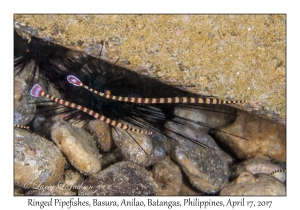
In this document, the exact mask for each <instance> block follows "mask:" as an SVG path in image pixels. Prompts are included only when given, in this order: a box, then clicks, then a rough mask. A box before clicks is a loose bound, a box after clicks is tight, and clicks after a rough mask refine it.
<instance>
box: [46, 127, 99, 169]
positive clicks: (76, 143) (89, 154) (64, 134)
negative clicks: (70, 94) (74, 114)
mask: <svg viewBox="0 0 300 210" xmlns="http://www.w3.org/2000/svg"><path fill="white" fill-rule="evenodd" d="M51 137H52V140H53V141H54V142H55V143H56V145H57V146H58V147H59V148H60V149H61V151H62V152H63V153H64V154H65V155H66V157H67V158H68V160H69V161H70V163H71V164H72V165H73V166H74V167H75V168H77V169H78V170H79V171H80V172H81V173H83V174H85V175H90V174H94V173H97V172H98V171H100V170H101V161H100V158H101V155H100V154H99V151H98V150H97V147H96V143H95V142H94V140H93V137H92V136H91V135H90V134H89V133H88V132H87V131H85V130H83V129H80V128H76V127H74V126H72V125H71V124H69V123H67V122H65V121H60V122H57V123H55V124H54V125H53V126H52V131H51Z"/></svg>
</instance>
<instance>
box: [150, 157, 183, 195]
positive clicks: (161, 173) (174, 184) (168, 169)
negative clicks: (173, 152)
mask: <svg viewBox="0 0 300 210" xmlns="http://www.w3.org/2000/svg"><path fill="white" fill-rule="evenodd" d="M153 178H154V179H155V181H156V183H157V185H158V190H157V195H159V196H161V195H178V193H179V191H180V188H181V184H182V175H181V171H180V168H179V166H178V165H177V164H175V163H174V162H173V161H172V160H171V159H170V157H169V156H166V157H165V158H164V159H163V160H162V161H160V162H159V163H157V164H156V165H155V166H154V167H153Z"/></svg>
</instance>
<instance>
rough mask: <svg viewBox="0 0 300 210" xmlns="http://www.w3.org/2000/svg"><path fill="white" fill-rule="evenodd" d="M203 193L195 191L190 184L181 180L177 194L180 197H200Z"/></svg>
mask: <svg viewBox="0 0 300 210" xmlns="http://www.w3.org/2000/svg"><path fill="white" fill-rule="evenodd" d="M203 194H204V193H203V192H200V191H199V190H197V189H196V188H194V187H193V186H191V184H190V183H188V182H187V181H185V180H183V182H182V185H181V188H180V191H179V194H178V195H180V196H201V195H203Z"/></svg>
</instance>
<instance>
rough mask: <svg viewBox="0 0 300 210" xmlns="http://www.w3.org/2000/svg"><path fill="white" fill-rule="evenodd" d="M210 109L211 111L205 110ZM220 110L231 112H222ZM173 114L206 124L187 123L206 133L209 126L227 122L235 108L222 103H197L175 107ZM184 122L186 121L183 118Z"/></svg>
mask: <svg viewBox="0 0 300 210" xmlns="http://www.w3.org/2000/svg"><path fill="white" fill-rule="evenodd" d="M207 110H212V111H207ZM222 112H226V113H232V114H222ZM174 114H175V115H176V116H178V117H181V118H185V119H188V120H192V121H196V122H200V123H201V124H204V125H206V126H201V125H199V124H195V123H191V122H189V123H188V126H190V127H193V128H196V129H198V130H201V131H202V132H204V133H208V131H209V130H210V129H211V128H214V127H217V126H218V125H219V126H221V125H224V124H227V123H228V122H229V121H231V120H233V119H234V118H235V109H234V108H232V107H230V106H224V105H214V106H211V105H206V104H201V105H198V106H197V108H188V107H176V108H175V110H174ZM184 123H187V121H186V120H184Z"/></svg>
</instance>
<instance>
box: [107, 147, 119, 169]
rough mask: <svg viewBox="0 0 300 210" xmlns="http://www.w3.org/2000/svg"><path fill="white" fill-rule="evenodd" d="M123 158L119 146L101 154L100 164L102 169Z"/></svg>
mask: <svg viewBox="0 0 300 210" xmlns="http://www.w3.org/2000/svg"><path fill="white" fill-rule="evenodd" d="M123 159H124V156H123V155H122V152H121V150H120V149H119V148H116V149H114V150H113V151H112V152H110V153H106V154H104V155H103V157H102V158H101V166H102V168H103V169H104V168H107V167H108V166H110V165H113V164H115V163H117V162H120V161H122V160H123Z"/></svg>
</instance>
